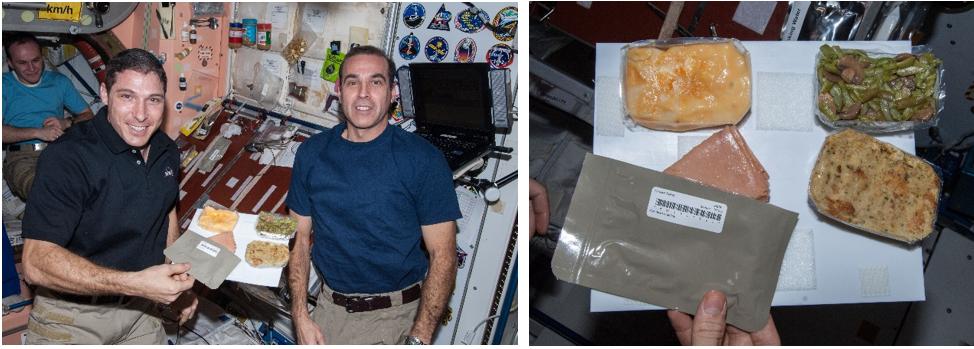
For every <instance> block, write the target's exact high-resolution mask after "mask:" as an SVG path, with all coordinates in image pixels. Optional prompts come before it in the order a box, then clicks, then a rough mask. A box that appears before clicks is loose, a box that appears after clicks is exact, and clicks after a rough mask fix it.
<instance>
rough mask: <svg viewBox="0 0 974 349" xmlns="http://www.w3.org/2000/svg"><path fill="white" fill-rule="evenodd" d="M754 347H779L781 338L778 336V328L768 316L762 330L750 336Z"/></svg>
mask: <svg viewBox="0 0 974 349" xmlns="http://www.w3.org/2000/svg"><path fill="white" fill-rule="evenodd" d="M751 340H752V341H753V342H754V345H781V338H780V337H779V336H778V328H776V327H775V326H774V320H772V319H771V315H768V324H767V325H764V328H762V329H761V330H759V331H757V332H754V333H752V334H751Z"/></svg>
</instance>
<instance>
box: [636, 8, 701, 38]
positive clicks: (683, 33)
mask: <svg viewBox="0 0 974 349" xmlns="http://www.w3.org/2000/svg"><path fill="white" fill-rule="evenodd" d="M646 5H647V6H649V9H651V10H653V12H655V13H656V15H657V16H659V18H660V19H662V20H666V12H663V10H660V8H659V7H656V6H655V5H653V4H652V3H650V2H646ZM676 31H677V32H678V33H680V35H681V36H683V37H686V38H689V37H693V34H691V33H690V32H689V31H687V30H686V29H683V27H681V26H680V25H679V24H678V25H677V26H676Z"/></svg>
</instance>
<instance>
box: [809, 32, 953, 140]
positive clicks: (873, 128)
mask: <svg viewBox="0 0 974 349" xmlns="http://www.w3.org/2000/svg"><path fill="white" fill-rule="evenodd" d="M815 62H816V65H815V77H816V79H815V90H814V93H815V97H814V98H813V101H814V102H813V104H814V106H813V108H814V110H815V115H817V116H818V119H819V120H820V121H821V122H822V123H823V124H825V125H828V126H831V127H833V128H838V127H849V128H853V129H855V130H858V131H862V132H872V133H883V132H896V131H903V130H910V129H918V128H920V129H922V128H929V127H931V126H935V125H937V121H938V114H940V112H941V111H942V110H943V108H944V107H943V106H944V100H945V98H946V93H945V91H944V87H945V85H946V84H945V83H944V81H943V74H944V68H943V64H942V62H941V60H940V59H939V58H936V57H935V56H934V55H933V50H931V49H930V48H929V47H927V46H913V48H912V50H911V52H910V53H903V52H900V53H888V52H872V51H864V50H857V49H841V48H840V47H839V46H835V45H832V46H830V45H828V44H825V45H822V46H821V47H820V50H819V53H818V54H817V55H816V56H815Z"/></svg>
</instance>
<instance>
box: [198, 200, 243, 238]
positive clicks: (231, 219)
mask: <svg viewBox="0 0 974 349" xmlns="http://www.w3.org/2000/svg"><path fill="white" fill-rule="evenodd" d="M236 226H237V212H235V211H229V210H220V209H215V208H213V207H210V206H206V207H204V208H203V214H202V215H200V228H203V229H206V230H208V231H211V232H214V233H223V232H228V231H233V228H234V227H236Z"/></svg>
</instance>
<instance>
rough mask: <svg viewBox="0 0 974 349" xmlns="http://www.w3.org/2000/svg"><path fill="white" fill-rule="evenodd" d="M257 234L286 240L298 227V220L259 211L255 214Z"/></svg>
mask: <svg viewBox="0 0 974 349" xmlns="http://www.w3.org/2000/svg"><path fill="white" fill-rule="evenodd" d="M254 229H256V230H257V236H260V237H262V238H268V239H273V240H288V239H290V238H292V237H294V233H295V232H296V231H297V229H298V220H297V219H296V218H293V217H288V216H284V215H279V214H276V213H271V212H265V211H261V212H260V214H258V215H257V225H256V226H255V227H254Z"/></svg>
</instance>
